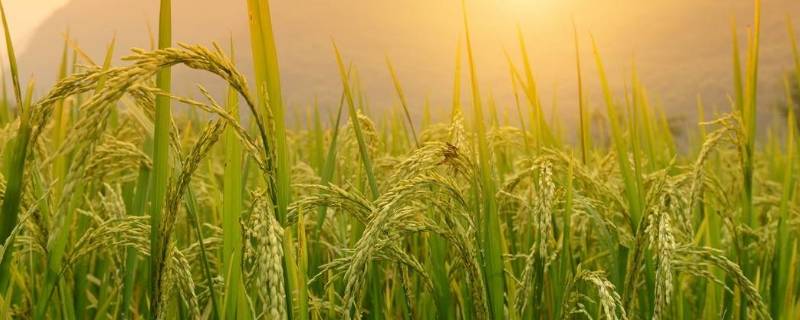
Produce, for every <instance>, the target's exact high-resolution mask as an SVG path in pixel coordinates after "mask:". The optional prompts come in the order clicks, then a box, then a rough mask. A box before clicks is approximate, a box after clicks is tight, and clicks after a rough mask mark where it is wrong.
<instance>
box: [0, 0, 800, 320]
mask: <svg viewBox="0 0 800 320" xmlns="http://www.w3.org/2000/svg"><path fill="white" fill-rule="evenodd" d="M462 5H464V8H463V14H464V16H463V23H464V26H463V27H464V36H463V39H460V40H459V46H458V48H457V50H456V54H455V61H454V63H455V68H454V86H453V92H452V97H453V99H452V100H453V101H452V104H451V105H450V106H449V108H450V112H449V115H450V117H449V119H444V120H443V121H441V122H439V123H434V122H432V121H431V119H430V114H429V113H428V106H427V103H426V107H425V110H426V111H425V113H424V115H423V116H422V118H423V119H424V120H423V121H422V123H421V125H420V123H418V122H415V121H414V118H415V117H414V116H415V110H417V109H415V108H414V107H413V103H412V102H411V101H409V100H408V99H407V97H406V95H405V93H404V91H403V89H402V86H401V82H400V77H399V76H398V75H399V74H403V73H402V71H403V70H396V69H395V68H394V66H393V65H392V63H391V62H390V60H389V58H388V57H387V58H386V63H387V67H388V71H389V75H390V76H391V81H392V84H393V86H394V88H395V91H396V95H397V98H398V100H399V102H400V106H401V107H402V110H397V111H402V115H401V116H396V115H395V114H387V115H382V114H370V112H369V110H368V106H367V105H366V104H365V102H364V99H362V98H361V97H363V95H364V92H362V89H361V86H360V84H359V81H358V78H357V71H356V69H355V68H354V67H353V66H350V65H348V63H347V61H346V56H343V55H342V54H341V53H340V51H339V49H338V47H337V46H336V45H335V44H333V45H332V55H331V56H332V57H331V59H332V60H333V61H335V62H336V63H337V67H338V71H339V75H340V77H341V83H342V91H341V99H340V102H339V105H338V106H329V107H330V108H325V109H329V110H335V111H336V112H335V113H331V118H330V122H326V121H325V120H324V119H325V117H324V113H322V114H321V112H320V109H318V107H317V106H316V105H315V106H314V109H313V110H309V111H308V112H307V113H306V115H307V118H306V119H304V120H305V124H306V125H305V126H302V127H301V126H296V127H293V126H290V125H289V124H287V123H286V122H285V120H284V119H285V115H286V114H287V111H291V109H290V108H291V107H290V106H288V105H286V104H285V103H284V101H283V98H282V97H283V96H282V89H281V83H280V72H279V71H280V69H279V63H278V55H277V48H276V42H275V38H274V36H273V32H272V20H271V16H270V10H269V3H268V1H267V0H247V6H248V12H249V27H250V35H251V38H250V39H251V41H250V48H251V49H252V54H253V57H254V61H253V62H254V63H253V65H254V68H255V70H253V71H254V72H253V73H254V75H255V82H254V83H248V82H247V81H245V77H244V76H243V75H242V72H241V71H240V70H238V69H237V67H236V66H235V65H234V63H233V58H232V56H233V55H234V52H233V50H232V49H231V51H230V53H226V52H225V50H223V49H221V48H220V47H218V46H216V45H215V46H214V47H213V48H205V47H202V46H194V45H177V46H175V45H173V43H172V40H171V28H172V21H171V3H170V1H169V0H162V1H161V6H160V15H159V16H160V19H159V28H158V46H157V48H156V49H153V50H152V51H146V50H139V49H136V50H133V52H132V53H130V54H129V55H128V56H126V57H125V58H124V59H123V63H122V65H121V66H112V65H111V62H112V59H111V57H112V55H113V52H114V43H113V41H112V44H111V45H110V46H109V49H108V52H107V54H106V57H105V59H104V62H103V64H102V65H96V64H94V63H93V62H92V61H91V60H90V59H88V57H86V56H85V55H84V54H83V53H82V52H81V51H80V48H78V47H77V46H75V45H72V44H71V42H70V41H69V39H68V40H67V41H66V43H65V47H64V50H63V54H62V59H61V66H60V68H59V70H54V71H58V75H59V77H58V78H59V81H58V83H57V84H56V85H54V86H53V87H52V88H49V89H48V90H47V92H46V94H45V95H43V96H41V97H38V98H36V99H34V98H33V93H32V92H33V84H30V85H29V86H28V89H27V91H25V92H23V90H22V88H21V86H20V80H19V74H20V70H18V68H17V65H16V60H15V54H14V50H13V46H12V43H11V40H10V39H11V36H10V32H11V30H12V29H11V28H10V27H11V26H9V25H8V24H7V22H6V19H5V12H4V11H3V10H2V9H3V7H2V5H1V4H0V14H2V19H3V27H4V31H5V41H6V43H7V48H8V57H9V65H10V76H11V80H12V81H11V82H12V86H11V87H12V92H13V99H11V100H7V99H3V101H2V103H0V146H2V149H0V156H2V158H0V159H2V162H0V166H1V167H0V168H1V169H2V170H1V172H0V202H2V207H1V209H0V210H2V211H0V245H1V246H0V319H107V318H121V319H139V318H145V319H150V318H159V319H293V320H294V319H342V318H344V319H360V318H369V319H398V318H402V319H526V320H527V319H586V318H589V319H598V318H602V319H694V318H709V319H719V318H723V319H797V318H798V317H800V262H798V259H800V257H799V254H798V253H799V251H798V239H799V238H798V236H800V199H798V192H797V191H798V190H797V189H798V183H797V173H798V172H797V170H798V168H799V167H800V166H798V165H797V164H796V162H797V159H800V157H799V156H800V155H798V154H797V153H798V152H800V148H799V147H800V146H798V145H797V144H798V142H799V141H800V139H798V137H797V135H798V129H797V123H798V122H797V119H796V113H797V112H796V110H795V107H794V106H795V104H796V102H797V101H796V100H797V99H798V97H797V96H796V92H800V85H798V82H797V81H796V80H795V81H793V80H791V79H798V78H800V53H798V50H797V39H796V36H795V33H794V32H795V31H794V27H793V26H792V25H791V22H790V23H788V24H789V32H788V34H789V35H788V39H789V40H788V41H790V42H791V44H792V45H793V48H794V50H793V52H792V53H793V56H794V62H795V66H794V68H793V69H792V71H791V74H788V75H787V77H786V81H785V87H786V101H785V106H784V108H785V110H787V112H786V119H784V120H785V123H786V125H785V126H773V127H770V128H761V129H760V130H761V131H766V132H767V134H766V136H767V138H764V139H760V138H757V132H759V130H757V129H759V128H757V127H756V124H757V123H758V121H756V114H757V108H759V106H760V105H762V104H761V103H759V100H758V99H757V96H756V92H757V88H758V87H757V85H758V81H757V80H758V55H759V32H760V30H759V29H760V27H759V15H760V3H759V2H758V1H756V3H755V10H754V11H755V23H754V28H753V30H752V31H751V33H750V34H749V35H748V40H749V41H748V42H747V46H746V47H747V51H746V55H744V59H742V58H741V57H740V52H739V44H738V40H736V39H738V35H736V33H735V30H736V28H735V26H734V27H733V30H734V39H735V40H734V43H733V48H734V50H733V54H732V65H733V71H732V74H733V75H734V79H735V80H734V83H733V88H732V89H731V92H732V93H733V94H732V99H731V100H732V101H731V106H730V108H729V110H730V111H729V112H726V113H714V114H713V115H710V117H709V118H712V119H713V120H710V121H709V120H706V119H707V115H706V111H705V110H704V106H703V104H702V102H701V101H700V99H698V114H699V115H700V116H699V119H698V121H697V123H698V125H697V128H696V129H697V130H696V132H691V133H689V134H688V136H689V138H688V140H689V142H688V143H689V146H688V147H687V148H680V149H679V148H678V147H676V144H677V143H676V139H677V138H676V137H674V136H673V132H672V131H671V129H670V123H669V121H668V120H667V119H666V117H665V116H664V112H663V111H662V110H661V109H659V108H657V107H655V106H654V105H653V104H651V102H650V100H649V99H648V94H647V89H646V87H645V86H644V84H643V83H642V82H641V81H639V77H638V75H637V71H636V67H635V66H634V67H633V68H632V69H633V70H632V73H631V78H630V80H629V81H626V82H627V83H628V84H629V90H626V92H625V93H624V94H623V95H619V94H617V93H615V92H613V90H612V85H611V81H612V80H611V79H608V77H606V75H605V69H604V64H603V60H602V58H601V51H602V50H601V49H602V46H601V45H600V44H597V43H594V42H593V43H592V44H591V45H592V47H593V49H594V50H593V52H594V56H593V58H594V64H595V66H596V70H597V71H598V74H597V75H596V76H597V79H598V80H599V83H600V87H599V88H594V89H597V90H599V91H598V92H600V93H601V94H602V98H603V100H602V105H601V108H600V109H602V112H601V113H603V114H605V116H606V123H605V124H598V123H592V126H597V125H602V126H607V128H608V132H609V134H610V136H609V138H610V140H609V141H608V143H605V144H604V143H603V141H602V139H596V137H593V136H592V135H591V132H592V130H590V128H589V125H590V121H589V117H590V114H592V110H590V107H591V104H590V102H589V101H588V95H587V90H588V86H587V85H586V83H588V81H587V80H586V79H587V78H588V75H587V73H586V72H584V70H582V67H585V66H583V64H582V61H585V59H584V58H585V57H580V56H579V55H578V54H579V53H580V50H578V48H579V46H581V45H582V44H581V43H580V41H579V36H578V34H579V31H578V30H577V28H575V50H576V57H575V59H576V60H575V62H576V70H577V77H576V83H577V84H578V88H579V90H578V93H577V96H576V99H577V101H576V102H577V105H578V107H579V108H578V112H579V123H578V124H577V125H576V126H575V127H574V131H575V134H574V135H571V136H574V137H576V139H575V140H576V143H571V142H570V141H565V140H564V139H563V138H562V137H564V136H570V135H568V134H564V132H561V131H562V128H566V127H568V126H564V125H562V124H561V123H559V120H558V118H557V117H553V118H552V119H551V120H547V117H545V114H544V112H543V111H542V102H541V101H540V96H539V93H538V92H539V90H538V88H537V84H536V79H535V75H534V72H533V70H534V69H533V64H532V63H531V62H530V61H529V59H528V57H527V51H526V43H525V42H524V40H523V39H524V37H523V36H522V33H521V32H520V33H519V42H518V46H519V48H518V50H519V51H518V52H519V53H518V55H519V56H516V57H515V56H514V55H513V54H512V53H507V58H508V62H509V73H510V83H509V85H510V86H511V87H512V88H513V90H514V98H515V101H514V102H515V105H514V106H512V107H514V108H515V109H514V111H515V112H516V114H517V115H518V121H519V122H518V123H509V122H508V121H507V120H505V119H502V118H500V117H498V108H499V107H502V106H497V105H496V103H495V101H494V100H493V99H491V98H490V97H489V98H487V97H486V96H484V95H483V94H482V93H481V90H480V88H479V85H478V84H479V83H480V81H479V74H478V73H477V70H478V67H477V62H476V61H475V59H474V57H473V51H472V46H473V44H474V43H473V39H472V38H471V36H470V35H471V34H470V24H469V21H468V19H467V3H464V2H462ZM462 44H463V46H462ZM71 47H72V50H70V48H71ZM231 47H233V45H231ZM70 54H72V55H73V56H74V58H73V59H72V60H71V59H69V57H70ZM462 56H465V57H466V59H465V62H464V65H463V67H464V69H465V70H462ZM515 59H519V60H520V61H521V64H519V65H515V64H514V63H513V61H514V60H515ZM175 65H183V66H186V67H188V68H191V69H195V70H196V72H205V73H210V74H212V75H215V76H217V77H218V78H220V79H222V80H223V81H225V82H226V83H227V84H228V92H227V95H226V97H225V99H221V101H222V102H219V101H218V100H217V99H215V98H214V97H213V96H212V95H211V94H209V93H208V92H207V91H206V90H205V89H204V88H203V87H200V88H199V91H200V94H201V95H200V96H201V98H200V99H195V98H188V97H184V96H178V95H176V94H174V93H172V92H171V90H170V72H169V70H170V68H171V67H173V66H175ZM462 71H463V72H465V73H466V76H468V77H469V84H468V87H466V86H465V87H464V88H462V86H464V84H463V83H462ZM3 86H4V88H3V96H4V98H5V97H6V96H7V94H6V88H5V80H4V81H3ZM462 90H463V91H468V92H469V93H470V97H471V98H470V99H464V100H462V97H461V95H462ZM450 94H451V93H449V92H448V93H447V95H450ZM176 105H183V106H188V109H189V111H188V112H182V111H177V110H173V106H176ZM467 106H469V107H471V109H472V112H471V113H468V115H467V114H463V113H462V110H469V108H466V107H467ZM240 108H241V109H240ZM243 110H247V112H243ZM373 119H380V120H381V121H377V122H374V121H373ZM376 123H379V124H376ZM326 124H330V125H329V126H326ZM684 149H685V150H684Z"/></svg>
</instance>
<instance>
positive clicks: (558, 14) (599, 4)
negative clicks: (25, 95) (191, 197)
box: [19, 0, 800, 121]
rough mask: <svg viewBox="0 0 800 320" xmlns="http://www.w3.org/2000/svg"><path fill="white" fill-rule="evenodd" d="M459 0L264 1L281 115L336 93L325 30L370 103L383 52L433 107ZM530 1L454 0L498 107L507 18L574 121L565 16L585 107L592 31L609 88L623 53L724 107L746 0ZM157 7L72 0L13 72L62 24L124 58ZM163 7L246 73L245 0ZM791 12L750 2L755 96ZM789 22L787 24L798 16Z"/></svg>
mask: <svg viewBox="0 0 800 320" xmlns="http://www.w3.org/2000/svg"><path fill="white" fill-rule="evenodd" d="M459 2H460V1H455V0H408V1H367V0H339V1H327V0H295V1H271V3H272V13H273V23H274V27H275V31H276V33H277V39H278V47H279V55H280V58H279V59H280V63H281V72H282V77H283V85H284V90H285V92H286V93H285V94H286V96H287V99H288V101H289V104H290V105H291V106H293V107H295V108H294V111H290V113H289V114H290V115H291V114H292V113H293V112H294V113H298V112H305V107H307V106H308V105H310V104H311V103H312V101H313V100H314V97H315V96H318V97H319V101H320V104H321V106H322V107H323V108H324V109H330V108H331V107H332V106H333V105H335V104H336V102H337V101H338V95H339V91H340V90H341V89H340V84H339V78H338V74H337V71H336V68H335V64H334V58H333V54H332V49H331V38H334V39H335V40H336V41H337V44H338V45H339V46H340V48H342V50H343V53H344V56H345V58H346V59H348V60H352V61H353V62H354V64H355V66H356V67H357V68H358V74H359V78H360V80H361V84H362V86H363V87H364V88H365V91H366V93H367V95H368V96H367V100H368V101H369V103H370V104H371V106H372V109H373V110H378V109H386V108H390V107H392V105H394V104H396V99H395V96H394V93H393V89H392V86H391V80H390V78H389V75H388V72H387V71H386V65H385V61H384V59H385V56H387V55H388V56H389V57H390V58H391V59H392V61H393V62H394V64H395V67H396V69H397V70H398V72H399V75H400V79H401V81H402V82H403V86H404V89H405V90H406V91H407V94H408V96H409V99H410V101H411V103H412V104H413V105H414V107H415V108H419V106H421V105H422V101H423V99H424V98H425V97H426V96H429V97H430V100H431V101H432V102H433V104H434V106H447V105H448V103H449V102H448V101H449V99H450V90H451V88H452V70H453V65H454V56H455V53H454V51H455V47H456V41H457V38H458V36H459V35H461V34H462V28H463V24H462V21H461V20H460V19H461V18H460V5H459ZM539 2H541V3H550V2H552V4H546V5H545V4H542V5H541V6H540V7H533V6H530V7H522V6H521V5H519V3H524V1H511V0H474V1H468V3H471V7H470V17H471V19H472V20H471V24H472V28H473V34H474V37H475V39H474V46H475V47H476V58H477V59H478V60H477V61H478V72H479V76H480V78H481V80H482V85H483V87H484V93H485V94H487V95H489V94H491V95H492V96H493V97H495V98H496V99H497V100H498V101H499V103H500V105H501V106H502V105H509V104H510V102H511V101H512V100H511V92H510V87H511V86H510V80H509V76H508V74H509V73H508V67H507V65H506V60H505V58H504V56H503V50H507V51H508V52H509V53H510V54H511V56H512V58H513V59H515V61H517V63H519V53H518V49H517V42H516V39H515V37H516V34H515V32H516V31H515V25H516V23H517V22H519V24H520V26H521V28H522V30H523V32H524V34H525V36H526V38H527V40H528V49H529V52H530V56H531V58H532V62H533V66H534V68H535V71H536V76H537V81H538V83H539V85H540V91H541V92H542V93H543V97H544V99H543V100H544V103H545V105H546V106H548V108H547V109H549V105H550V104H551V102H550V101H552V100H551V96H552V93H553V92H554V90H555V92H556V97H557V98H558V108H559V110H562V111H561V113H562V114H563V115H564V118H565V119H567V121H571V119H573V118H574V117H575V112H574V110H575V108H576V106H575V102H574V101H575V86H574V82H575V70H574V69H575V65H574V48H573V42H572V29H571V22H570V20H571V18H572V17H573V16H574V17H575V20H576V21H577V23H578V26H579V29H580V30H581V42H582V43H581V44H582V53H581V54H582V57H583V59H584V69H585V70H584V72H585V73H586V78H587V79H588V80H587V84H588V85H589V88H590V95H591V98H592V101H593V103H592V104H593V105H594V107H596V108H600V107H602V104H601V102H600V101H601V100H600V99H598V98H599V92H597V91H598V90H597V89H598V86H597V83H596V80H595V79H596V76H595V70H594V65H593V63H592V62H593V60H592V58H591V48H590V40H589V37H588V34H589V32H590V31H591V32H592V34H594V35H595V36H596V38H597V40H598V44H599V46H600V48H601V52H602V53H603V58H604V62H605V63H606V67H607V68H608V70H609V75H610V77H611V79H612V81H613V82H614V85H615V90H616V91H617V93H619V94H621V93H622V92H623V90H624V88H623V86H624V84H625V82H630V81H629V80H628V79H629V75H630V66H631V60H632V57H635V60H636V61H637V68H638V69H639V72H640V74H641V77H642V79H643V80H644V82H645V84H646V85H648V87H649V88H650V93H651V97H652V98H653V100H656V101H657V102H661V103H662V104H663V105H664V106H665V108H666V109H667V111H668V112H669V113H670V114H673V115H687V116H690V117H691V116H692V115H693V112H694V109H695V107H694V105H695V100H696V96H697V93H702V94H703V97H704V99H706V100H707V102H708V104H709V105H717V106H719V107H721V108H725V107H727V93H728V92H730V89H729V88H731V68H730V65H731V64H730V57H731V53H730V51H731V49H730V43H731V36H730V31H729V30H730V17H731V16H732V15H733V16H736V18H737V20H738V21H739V25H740V39H741V42H745V40H744V39H745V37H744V29H745V28H746V26H747V24H748V23H749V21H751V20H752V18H751V16H752V14H751V9H752V8H751V7H752V4H751V1H732V0H731V1H689V0H676V1H668V0H652V1H638V0H618V1H610V0H608V1H597V0H591V1H590V0H564V1H556V0H542V1H539ZM514 4H517V5H518V6H520V7H519V8H517V7H514V6H513V5H514ZM157 5H158V1H156V0H147V1H144V0H72V1H71V2H70V3H68V4H67V5H66V6H64V7H63V8H61V9H60V10H58V11H57V12H55V13H54V14H53V15H52V16H51V17H50V18H48V19H47V20H46V21H45V22H44V23H43V24H42V25H41V26H40V27H39V29H38V30H37V31H36V32H35V35H34V37H33V38H31V39H30V42H29V46H28V47H27V48H26V49H25V50H24V51H23V52H20V57H19V62H20V65H21V70H22V75H23V76H24V78H25V79H27V78H28V76H30V75H34V77H35V79H36V80H37V83H38V84H39V85H38V86H39V91H42V90H43V88H44V87H46V86H49V85H50V84H52V83H53V81H54V76H55V74H56V70H57V67H58V63H59V60H60V55H61V47H62V43H63V35H64V33H65V31H66V30H69V34H70V36H71V38H73V39H75V41H77V42H78V43H79V45H80V47H81V48H83V49H84V50H85V51H86V52H88V53H89V54H90V55H91V56H92V57H94V59H95V60H97V61H100V60H102V56H103V53H104V51H105V48H106V46H107V44H108V43H109V42H110V40H111V38H112V37H113V36H115V35H116V38H117V47H116V53H115V56H116V57H117V58H119V57H121V56H124V55H126V54H127V53H128V51H127V50H128V48H131V47H140V48H148V47H150V40H149V37H148V25H149V26H150V29H152V30H153V32H155V29H156V26H157V23H156V17H157V13H158V8H157ZM173 13H174V17H173V24H174V27H173V29H174V31H173V33H174V39H175V42H185V43H192V44H194V43H199V44H205V45H210V43H211V42H212V41H215V42H217V43H219V44H221V46H222V47H224V48H227V47H228V46H229V45H228V43H229V41H230V40H231V38H232V39H233V42H234V43H235V44H236V58H237V63H238V67H239V68H241V69H242V70H245V71H246V73H247V74H250V72H249V70H250V69H251V59H250V49H249V34H248V28H247V13H246V1H244V0H240V1H239V0H237V1H220V0H191V1H190V0H174V1H173ZM797 13H800V1H795V0H773V1H765V2H764V19H763V20H764V21H763V25H762V30H763V37H762V53H761V57H762V67H761V80H763V81H762V83H761V85H762V93H761V97H760V98H761V99H762V102H764V105H768V104H770V103H772V102H774V101H777V100H779V99H780V97H781V96H782V92H781V81H782V75H783V72H784V71H785V70H788V68H789V67H790V63H791V59H790V50H789V46H788V44H789V42H788V38H787V36H786V27H785V18H786V15H787V14H794V15H797ZM795 20H796V21H798V23H800V17H796V19H795ZM798 27H800V26H798ZM174 77H175V79H176V80H175V84H174V88H175V90H176V91H178V92H181V93H184V94H189V95H196V90H195V89H194V84H195V83H197V82H202V83H204V84H205V85H207V86H208V87H210V88H211V89H212V92H221V90H222V88H224V86H223V84H221V83H219V82H217V81H213V78H212V77H209V76H206V75H203V74H201V73H197V72H193V71H189V70H186V69H183V68H178V69H177V70H175V71H174ZM465 85H466V82H465ZM40 93H41V92H40ZM442 109H444V108H442ZM416 110H417V111H418V110H419V109H416ZM445 113H446V112H441V114H445ZM415 114H417V115H418V114H420V112H416V113H415Z"/></svg>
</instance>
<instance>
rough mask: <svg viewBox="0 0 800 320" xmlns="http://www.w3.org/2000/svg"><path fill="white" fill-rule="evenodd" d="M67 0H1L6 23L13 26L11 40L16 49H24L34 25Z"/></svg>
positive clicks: (34, 27) (34, 28)
mask: <svg viewBox="0 0 800 320" xmlns="http://www.w3.org/2000/svg"><path fill="white" fill-rule="evenodd" d="M68 1H69V0H10V1H3V6H4V8H5V9H6V16H7V17H8V23H9V25H11V26H14V34H13V35H12V36H13V40H14V43H15V46H16V47H17V50H24V49H25V46H26V45H27V44H28V40H29V39H30V37H31V35H32V34H33V32H34V31H35V30H36V27H37V26H38V25H39V24H40V23H42V21H44V20H45V19H46V18H47V17H48V16H49V15H51V14H52V13H53V11H55V10H56V9H58V8H59V7H61V6H63V5H64V4H66V3H67V2H68Z"/></svg>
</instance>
